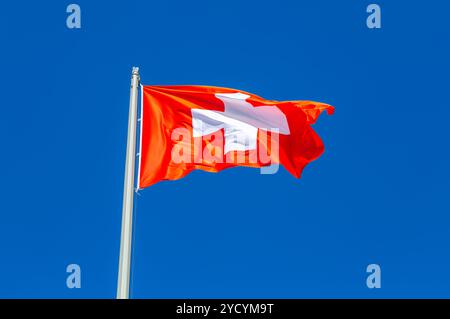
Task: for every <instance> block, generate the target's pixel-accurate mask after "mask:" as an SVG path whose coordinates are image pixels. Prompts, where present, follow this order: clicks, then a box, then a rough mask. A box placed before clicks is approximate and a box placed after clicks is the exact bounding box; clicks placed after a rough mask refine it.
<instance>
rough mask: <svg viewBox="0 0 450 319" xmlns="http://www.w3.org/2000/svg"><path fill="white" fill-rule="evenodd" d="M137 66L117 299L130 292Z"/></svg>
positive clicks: (128, 151) (126, 171)
mask: <svg viewBox="0 0 450 319" xmlns="http://www.w3.org/2000/svg"><path fill="white" fill-rule="evenodd" d="M139 80H140V78H139V68H137V67H133V73H132V76H131V89H130V110H129V114H128V139H127V154H126V161H125V179H124V186H123V206H122V234H121V238H120V257H119V274H118V278H117V299H128V297H129V292H130V265H131V244H132V243H131V241H132V232H133V228H132V227H133V196H134V171H135V160H136V119H137V100H138V87H139Z"/></svg>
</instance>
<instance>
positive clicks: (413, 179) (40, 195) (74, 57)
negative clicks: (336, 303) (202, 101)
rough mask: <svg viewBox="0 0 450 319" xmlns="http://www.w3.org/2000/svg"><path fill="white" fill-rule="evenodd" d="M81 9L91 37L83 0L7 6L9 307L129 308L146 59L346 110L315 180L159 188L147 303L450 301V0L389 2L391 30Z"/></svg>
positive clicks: (230, 1)
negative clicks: (120, 271)
mask: <svg viewBox="0 0 450 319" xmlns="http://www.w3.org/2000/svg"><path fill="white" fill-rule="evenodd" d="M74 2H76V3H78V4H79V5H80V6H81V10H82V17H81V18H82V28H81V30H69V29H68V28H67V27H66V17H67V14H66V6H67V5H68V4H69V3H70V2H68V1H14V2H13V1H7V2H5V3H2V5H1V13H0V41H1V42H0V43H1V50H0V57H1V59H0V69H1V86H0V87H1V104H0V105H1V116H0V136H1V138H0V140H1V147H2V152H1V157H0V167H1V168H2V169H1V175H0V176H1V183H0V200H1V209H0V217H1V222H0V248H1V254H0V297H57V298H83V297H85V298H86V297H87V298H90V297H98V298H102V297H103V298H113V297H114V296H115V290H116V276H117V264H118V254H119V239H120V223H121V208H122V207H121V205H122V192H123V175H124V171H123V170H124V159H125V147H126V145H125V144H126V133H127V116H128V100H129V83H130V72H131V67H132V66H133V65H136V66H139V67H140V68H141V77H142V82H143V83H144V84H204V85H216V86H226V87H232V88H237V89H242V90H246V91H249V92H252V93H255V94H258V95H261V96H263V97H265V98H268V99H275V100H292V99H311V100H317V101H322V102H327V103H330V104H332V105H334V106H335V107H336V113H335V115H333V116H322V117H321V118H320V120H319V121H318V123H317V125H315V130H316V131H317V132H318V133H319V134H320V136H321V137H322V139H323V141H324V143H325V147H326V150H325V153H324V155H323V156H322V157H321V158H320V159H319V160H317V161H316V162H314V163H312V164H311V165H310V166H308V167H307V168H306V170H305V171H304V175H303V177H302V179H299V180H297V179H295V178H293V177H292V176H290V175H289V174H288V173H287V172H286V171H285V170H283V169H282V170H280V172H279V173H278V174H276V175H272V176H270V175H260V174H259V170H257V169H250V168H235V169H230V170H227V171H223V172H221V173H219V174H210V173H205V172H194V173H193V174H191V175H189V176H188V177H186V178H184V179H182V180H180V181H176V182H162V183H159V184H157V185H155V186H152V187H150V188H148V189H145V190H144V191H142V192H141V196H140V197H139V199H138V203H137V216H136V232H135V246H134V256H133V264H134V266H133V283H132V294H131V295H132V296H133V297H137V298H146V297H150V298H151V297H191V298H194V297H288V298H295V297H362V298H380V297H450V275H449V269H450V250H449V241H450V204H449V200H448V198H449V190H450V184H449V181H450V168H449V167H450V166H449V161H450V150H449V140H448V138H449V137H450V134H449V130H448V127H449V126H448V118H449V116H450V103H449V98H448V92H449V88H448V86H449V83H450V61H449V56H450V52H449V51H450V50H449V48H450V45H449V42H448V41H449V38H450V22H449V19H448V14H449V11H450V4H449V2H448V1H444V0H442V1H438V0H435V1H428V2H424V1H422V2H420V3H419V2H412V1H372V2H376V3H378V4H380V5H381V8H382V28H381V29H380V30H370V29H368V28H367V27H366V17H367V13H366V6H367V5H368V4H370V3H371V2H369V1H354V0H346V1H331V0H329V1H325V0H320V1H319V0H317V1H237V0H227V1H123V2H122V3H121V4H119V3H118V2H114V1H85V0H84V1H74ZM72 263H76V264H79V265H80V266H81V269H82V287H81V289H72V290H70V289H68V288H66V276H67V273H66V266H67V265H68V264H72ZM372 263H376V264H380V266H381V269H382V288H381V289H378V290H370V289H368V288H367V287H366V282H365V280H366V276H367V274H366V266H367V265H368V264H372Z"/></svg>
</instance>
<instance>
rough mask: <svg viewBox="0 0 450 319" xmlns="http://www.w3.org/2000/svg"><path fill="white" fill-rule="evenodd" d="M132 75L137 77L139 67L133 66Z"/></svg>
mask: <svg viewBox="0 0 450 319" xmlns="http://www.w3.org/2000/svg"><path fill="white" fill-rule="evenodd" d="M133 75H139V67H137V66H133Z"/></svg>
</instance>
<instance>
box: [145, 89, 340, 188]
mask: <svg viewBox="0 0 450 319" xmlns="http://www.w3.org/2000/svg"><path fill="white" fill-rule="evenodd" d="M141 97H142V105H141V140H140V157H139V158H140V160H139V172H138V174H139V179H138V188H145V187H148V186H150V185H152V184H154V183H156V182H158V181H161V180H176V179H179V178H182V177H184V176H185V175H186V174H188V173H189V172H191V171H192V170H194V169H202V170H205V171H208V172H218V171H220V170H222V169H224V168H228V167H233V166H237V165H241V166H249V167H265V168H267V167H273V165H274V164H275V165H276V164H281V165H283V166H284V167H285V168H286V169H287V170H288V171H289V172H290V173H291V174H292V175H294V176H295V177H297V178H298V177H300V175H301V172H302V170H303V168H304V167H305V166H306V164H308V163H309V162H311V161H313V160H315V159H316V158H318V157H319V156H320V155H321V154H322V153H323V151H324V146H323V143H322V141H321V139H320V137H319V136H318V135H317V134H316V133H315V132H314V131H313V129H312V128H311V126H310V125H311V124H313V123H314V122H315V121H316V120H317V118H318V117H319V115H320V113H321V112H322V111H325V110H326V111H327V112H328V114H332V113H333V111H334V108H333V107H332V106H330V105H328V104H325V103H319V102H312V101H283V102H279V101H270V100H265V99H263V98H261V97H259V96H256V95H254V94H251V93H247V92H244V91H239V90H234V89H228V88H221V87H211V86H142V92H141Z"/></svg>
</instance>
